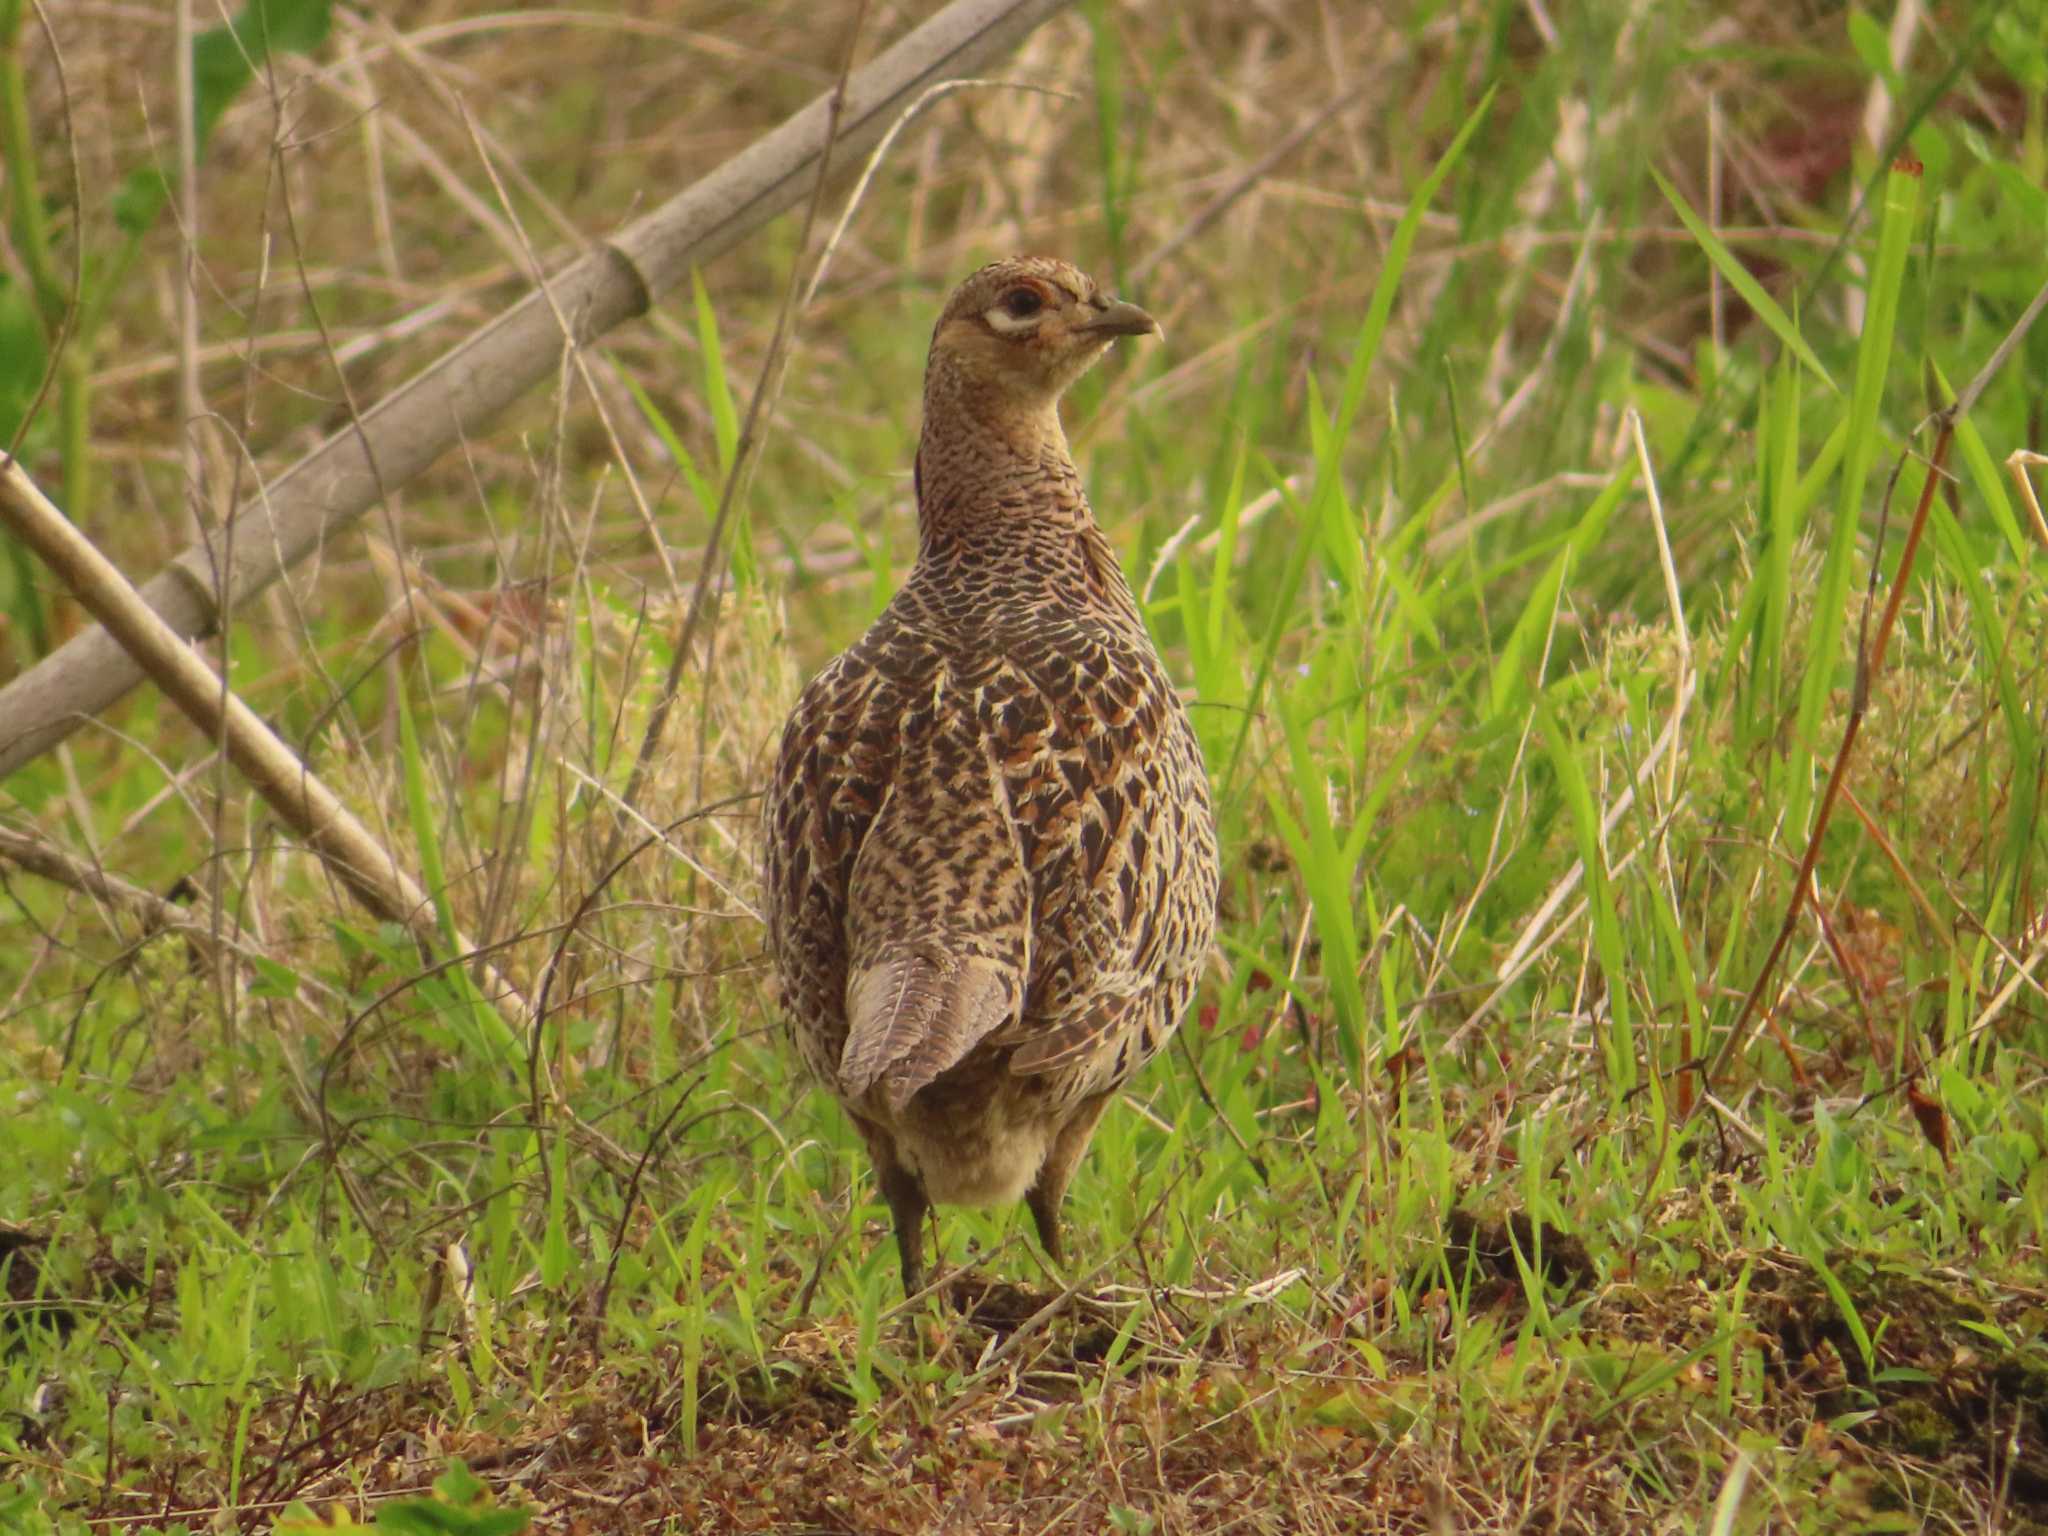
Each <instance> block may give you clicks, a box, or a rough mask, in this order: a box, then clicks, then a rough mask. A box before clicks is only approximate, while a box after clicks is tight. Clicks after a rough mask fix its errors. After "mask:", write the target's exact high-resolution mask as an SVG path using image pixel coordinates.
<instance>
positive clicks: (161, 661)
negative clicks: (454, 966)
mask: <svg viewBox="0 0 2048 1536" xmlns="http://www.w3.org/2000/svg"><path fill="white" fill-rule="evenodd" d="M0 524H4V525H5V526H6V527H7V529H8V530H9V531H10V532H12V533H13V534H14V535H15V536H16V537H17V538H19V539H20V540H21V541H22V543H24V544H26V545H27V546H28V547H29V548H30V549H32V550H34V551H35V553H36V555H37V557H38V558H40V559H41V560H42V562H43V563H44V564H45V565H47V566H48V567H49V568H50V569H51V570H52V571H54V572H55V573H56V574H57V575H58V576H59V577H60V578H62V580H63V581H64V584H65V585H66V586H68V587H69V588H70V589H71V591H72V593H73V594H74V595H75V596H76V597H77V598H78V600H79V602H81V603H82V604H84V605H85V608H86V610H87V611H88V612H89V613H91V614H92V616H93V617H94V618H95V619H97V620H99V622H100V623H101V624H102V625H104V626H105V628H106V632H107V633H108V634H109V635H110V636H112V637H113V639H114V641H115V643H117V644H119V645H120V646H122V647H123V649H124V651H125V653H126V654H128V655H129V656H132V657H133V658H134V660H135V665H136V666H137V667H138V668H139V669H140V670H141V671H142V672H143V673H144V674H145V675H146V676H147V677H148V678H149V679H150V680H151V681H152V682H154V683H155V684H156V685H157V686H158V687H159V688H161V689H162V690H163V691H164V692H165V693H166V694H168V695H169V696H170V699H171V701H172V702H173V703H174V704H176V705H177V706H178V708H179V709H181V710H183V711H184V712H185V714H186V715H187V716H188V717H189V718H190V719H191V721H192V723H193V724H194V725H195V726H197V727H198V728H199V730H200V731H201V732H203V733H204V734H205V735H206V736H208V737H209V738H211V739H213V740H217V741H219V742H220V744H221V746H222V748H223V750H225V751H226V753H227V756H228V760H229V761H230V762H232V763H233V764H234V765H235V767H236V768H237V769H238V770H240V772H241V773H242V775H243V777H245V778H246V779H248V781H249V782H250V784H252V785H253V786H254V787H255V789H256V792H257V793H258V794H260V795H262V796H263V798H264V800H265V801H267V802H268V803H269V805H270V807H271V809H273V810H274V811H276V812H277V814H278V815H279V816H281V817H282V818H283V819H284V820H285V822H286V823H287V824H288V825H289V826H290V827H291V828H292V830H293V831H295V832H297V833H298V834H299V836H300V837H302V838H304V839H305V840H306V842H307V843H308V844H309V845H310V846H311V847H312V848H313V849H315V850H316V851H317V852H318V853H319V854H320V855H321V856H322V857H323V858H325V859H326V860H327V861H328V862H329V863H331V864H332V865H333V866H334V867H335V869H336V870H337V871H338V872H339V873H340V875H341V877H342V881H343V883H344V884H345V885H347V887H348V888H349V890H350V891H351V892H353V893H354V894H355V896H356V897H357V899H358V900H360V901H361V902H362V903H363V904H364V905H365V906H366V907H368V908H369V909H370V910H371V911H372V912H374V913H376V914H377V916H379V917H382V918H385V919H388V920H389V921H391V922H394V923H398V924H400V925H402V926H403V927H404V928H405V929H406V931H407V932H409V933H411V934H412V936H413V937H414V938H415V939H416V940H418V941H419V943H420V944H422V945H423V946H425V947H426V948H427V949H429V950H430V951H439V950H441V949H442V948H443V937H442V934H441V931H440V927H439V925H438V923H437V921H436V914H435V911H434V906H433V903H432V902H431V901H429V900H428V899H427V895H426V893H425V892H424V891H422V890H421V889H420V888H419V887H418V886H417V885H415V884H414V883H413V881H412V880H411V878H410V877H409V876H408V875H407V874H406V873H405V871H404V870H402V869H400V868H399V867H398V861H397V859H396V858H394V857H393V856H392V854H391V851H390V850H389V849H387V848H386V847H385V846H384V845H383V844H382V843H380V842H378V841H377V839H376V838H375V837H374V836H373V835H372V834H371V833H370V831H369V829H368V828H367V827H365V826H364V825H363V824H362V823H361V822H359V821H358V820H356V818H355V817H354V816H353V815H352V814H350V812H349V809H348V807H347V806H345V805H343V804H342V803H341V801H340V800H339V799H338V798H336V796H335V794H334V792H333V791H332V790H330V789H328V787H327V786H326V785H325V784H323V783H321V782H320V780H319V779H317V778H315V777H314V776H313V774H312V772H311V771H310V770H308V769H307V767H306V765H305V764H304V763H302V762H300V761H299V759H298V757H297V756H296V755H295V754H294V753H293V752H292V750H291V748H290V747H288V746H286V745H285V743H284V742H283V741H282V740H281V739H279V737H278V735H277V733H276V732H274V731H273V730H271V728H270V727H269V726H267V725H265V724H264V723H263V721H262V719H261V718H259V717H258V716H257V714H256V712H255V711H254V710H252V709H250V708H249V706H248V705H246V704H244V703H243V702H242V701H241V699H239V698H238V697H236V696H235V695H234V694H233V693H230V692H229V691H228V690H227V689H226V688H224V687H223V686H222V684H221V680H220V675H219V674H218V673H216V672H215V671H214V670H213V668H212V667H211V666H209V665H207V662H206V659H205V658H204V657H202V656H201V655H200V654H199V653H198V652H197V651H196V650H194V649H193V648H192V645H191V643H190V642H189V641H187V640H186V639H184V638H183V637H182V636H180V635H178V634H177V633H175V632H174V631H173V630H172V629H171V627H170V626H169V625H168V624H166V623H165V622H164V621H163V620H162V619H161V618H159V617H158V616H157V615H156V614H155V613H154V612H152V611H151V609H150V607H149V605H148V604H147V603H145V602H144V601H143V600H142V596H141V594H140V593H138V592H137V591H136V590H135V588H134V586H133V585H132V584H131V583H130V582H129V580H128V578H127V577H126V576H124V575H122V574H121V572H120V571H119V570H118V569H116V568H115V566H114V564H113V562H112V561H110V560H108V559H107V557H106V556H105V555H102V554H101V553H100V552H99V551H98V550H97V549H95V548H94V547H93V545H92V541H91V540H89V539H87V538H86V537H85V535H84V534H82V533H80V532H79V531H78V530H77V529H76V528H75V527H73V526H72V524H71V521H70V520H69V519H68V518H66V517H65V516H64V514H63V513H62V512H60V511H58V510H57V508H56V507H55V506H54V505H53V504H52V503H51V502H50V500H49V498H48V497H46V496H44V495H43V493H42V492H41V491H40V490H38V489H37V488H36V485H35V482H34V481H32V480H30V479H29V477H28V475H27V473H26V472H24V471H23V469H22V467H21V466H20V465H19V464H17V463H16V462H15V461H14V460H12V459H7V458H0ZM453 943H454V948H455V951H456V953H457V954H468V953H469V952H470V951H471V949H472V948H473V946H472V945H470V944H469V943H468V942H467V941H466V940H465V939H464V938H463V937H462V936H461V935H459V934H458V935H456V936H455V937H454V940H453ZM487 968H488V967H487ZM493 975H494V979H495V980H496V982H497V983H498V985H499V987H500V988H502V989H503V993H504V997H503V999H502V1000H503V1001H508V1002H510V1003H511V1004H512V1005H513V1011H514V1012H515V1013H518V1014H524V1013H526V1012H528V1011H529V1010H528V1009H527V1007H526V1002H525V999H524V998H523V997H521V996H520V994H519V992H518V990H517V989H516V988H515V987H513V985H512V984H511V982H510V981H508V980H507V979H506V978H505V977H504V976H503V975H502V974H498V973H495V972H494V973H493Z"/></svg>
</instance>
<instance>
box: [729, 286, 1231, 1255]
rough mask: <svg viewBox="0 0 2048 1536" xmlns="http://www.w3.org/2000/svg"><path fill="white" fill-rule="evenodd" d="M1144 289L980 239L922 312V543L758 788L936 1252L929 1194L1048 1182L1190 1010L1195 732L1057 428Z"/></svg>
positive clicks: (812, 990)
mask: <svg viewBox="0 0 2048 1536" xmlns="http://www.w3.org/2000/svg"><path fill="white" fill-rule="evenodd" d="M1158 330H1159V327H1158V325H1157V324H1156V323H1155V322H1154V321H1153V319H1152V317H1151V316H1150V315H1148V314H1146V313H1145V311H1143V310H1142V309H1139V308H1138V307H1137V306H1136V305H1134V304H1126V303H1121V302H1119V301H1117V300H1114V299H1111V298H1109V297H1107V296H1105V295H1103V294H1102V293H1100V292H1099V291H1098V290H1097V288H1096V286H1095V284H1094V283H1093V282H1092V281H1090V280H1089V279H1088V278H1087V277H1086V276H1085V275H1084V274H1082V273H1080V272H1078V271H1076V270H1075V269H1074V268H1073V267H1071V266H1069V265H1067V263H1065V262H1063V261H1055V260H1052V259H1050V258H1046V257H1019V258H1016V259H1014V260H1010V261H1003V262H998V263H996V264H994V265H993V266H988V267H984V268H982V270H981V271H979V272H977V273H975V274H974V275H973V276H972V277H970V278H968V279H967V281H966V282H965V283H963V284H962V285H961V286H960V287H959V289H958V290H957V291H956V292H955V293H954V294H953V296H952V298H951V300H950V301H949V302H948V303H947V305H946V308H945V310H944V312H943V313H942V314H941V315H940V316H939V323H938V327H937V329H936V330H935V331H934V333H933V336H932V347H931V356H930V360H929V362H928V363H927V365H926V371H925V387H924V431H923V435H922V437H921V439H920V441H919V443H918V449H917V466H916V485H917V514H918V556H917V565H916V567H915V569H913V570H912V571H911V573H910V578H909V580H908V581H907V582H905V584H904V585H903V587H902V589H901V590H900V591H899V592H897V594H896V596H895V598H894V600H892V601H891V602H890V604H889V606H888V607H887V608H886V609H885V610H884V611H883V613H882V615H881V617H880V618H878V619H877V620H876V621H875V623H874V626H873V627H872V628H871V629H869V630H868V632H867V633H866V634H865V635H864V636H862V637H861V639H860V641H859V642H858V643H857V644H855V645H854V646H853V647H852V648H851V649H850V650H847V651H845V652H844V653H842V654H841V655H840V656H839V657H838V658H837V659H836V660H834V661H833V662H832V663H831V664H830V665H829V666H827V667H826V668H825V670H824V671H822V672H820V673H819V674H818V675H817V677H815V678H814V679H812V681H811V683H810V685H809V686H808V687H806V688H805V689H804V691H803V694H802V696H801V697H800V698H799V699H798V701H797V705H796V709H795V711H794V713H792V714H791V716H790V719H789V723H788V725H787V727H786V728H785V729H784V731H783V734H782V743H781V748H780V751H779V753H778V754H777V758H776V762H775V769H774V775H773V779H772V782H771V783H770V785H769V788H768V794H767V802H766V806H765V810H764V813H763V835H764V843H765V848H766V858H765V871H764V873H765V883H766V900H767V915H768V943H769V949H770V952H771V953H772V954H773V956H774V959H775V964H776V967H777V969H778V970H779V972H780V973H781V978H782V989H783V1009H784V1013H785V1015H786V1018H787V1022H788V1024H789V1028H790V1033H791V1035H792V1036H793V1038H794V1041H795V1044H796V1047H797V1049H798V1050H799V1051H800V1052H801V1053H802V1056H803V1059H804V1061H805V1062H806V1063H807V1064H808V1066H809V1067H810V1069H811V1071H812V1072H814V1073H815V1074H816V1075H817V1076H818V1077H819V1078H820V1079H822V1080H823V1082H824V1083H825V1085H826V1086H827V1087H829V1088H830V1089H831V1090H832V1092H833V1093H834V1094H835V1095H836V1096H837V1097H838V1099H839V1101H840V1103H842V1104H843V1105H844V1106H845V1107H846V1110H847V1113H848V1114H849V1115H850V1116H851V1117H852V1118H853V1122H854V1124H855V1125H856V1126H857V1127H858V1128H859V1130H860V1133H861V1136H862V1138H863V1139H864V1140H865V1141H866V1143H867V1147H868V1151H869V1153H870V1154H871V1155H872V1157H873V1159H874V1164H875V1172H876V1175H877V1177H878V1179H879V1181H880V1185H881V1191H882V1196H883V1198H884V1199H885V1200H887V1201H888V1203H889V1208H890V1211H891V1214H892V1215H893V1216H894V1218H895V1225H896V1244H897V1250H898V1253H899V1255H900V1257H901V1259H902V1266H903V1285H904V1289H905V1290H906V1291H915V1290H917V1289H918V1288H919V1286H920V1285H921V1284H922V1282H923V1277H924V1236H923V1223H924V1218H925V1215H926V1213H927V1212H928V1211H929V1210H930V1208H931V1206H932V1204H933V1203H934V1202H940V1203H945V1204H961V1205H993V1204H997V1203H1002V1202H1008V1201H1011V1200H1015V1199H1017V1198H1019V1197H1020V1196H1021V1197H1023V1198H1024V1200H1025V1201H1026V1203H1027V1204H1028V1205H1029V1206H1030V1209H1031V1214H1032V1217H1033V1219H1034V1221H1035V1222H1036V1224H1037V1227H1038V1235H1039V1239H1040V1241H1041V1242H1042V1243H1043V1244H1044V1245H1045V1250H1046V1252H1047V1254H1048V1255H1049V1256H1050V1257H1051V1258H1052V1259H1053V1261H1054V1262H1055V1263H1058V1262H1061V1257H1062V1256H1061V1244H1060V1228H1059V1210H1060V1201H1061V1197H1062V1196H1063V1195H1064V1194H1065V1192H1066V1188H1067V1182H1068V1180H1069V1179H1070V1178H1072V1176H1073V1173H1074V1168H1075V1166H1076V1165H1077V1164H1078V1163H1079V1162H1080V1160H1081V1155H1082V1153H1083V1152H1084V1151H1086V1149H1087V1146H1088V1141H1089V1138H1090V1137H1091V1136H1092V1135H1093V1134H1094V1131H1095V1125H1096V1122H1097V1121H1098V1120H1099V1119H1100V1118H1101V1116H1102V1112H1103V1110H1104V1108H1105V1107H1107V1105H1108V1103H1109V1099H1110V1095H1111V1094H1112V1093H1114V1092H1115V1091H1116V1089H1117V1088H1118V1087H1119V1086H1120V1085H1122V1084H1123V1082H1124V1081H1125V1080H1126V1079H1127V1078H1129V1077H1130V1075H1131V1074H1132V1073H1133V1072H1135V1071H1136V1070H1137V1069H1138V1068H1139V1066H1141V1065H1142V1064H1143V1063H1144V1062H1145V1060H1146V1059H1147V1058H1148V1057H1150V1056H1151V1055H1152V1054H1153V1052H1155V1051H1157V1050H1158V1049H1159V1047H1160V1046H1161V1045H1162V1044H1164V1043H1165V1041H1166V1039H1167V1038H1168V1037H1169V1036H1170V1035H1171V1034H1172V1033H1173V1031H1174V1029H1175V1027H1176V1026H1177V1025H1178V1024H1179V1023H1180V1017H1181V1014H1182V1012H1183V1011H1184V1010H1185V1009H1186V1007H1187V1003H1188V999H1189V997H1190V995H1191V994H1192V993H1193V991H1194V988H1195V980H1196V974H1197V972H1198V971H1199V970H1200V968H1201V965H1202V963H1203V961H1204V959H1205V957H1206V956H1207V954H1208V952H1209V947H1210V941H1211V937H1212V934H1213V931H1214V928H1215V917H1216V878H1217V877H1216V832H1215V823H1214V819H1213V817H1212V816H1211V813H1210V808H1209V790H1208V782H1207V777H1206V775H1205V773H1204V771H1203V767H1202V757H1201V751H1200V748H1199V747H1198V746H1197V745H1196V742H1195V736H1194V732H1193V731H1192V730H1191V729H1190V728H1189V725H1188V719H1187V715H1186V713H1185V711H1183V709H1182V708H1181V704H1180V700H1179V698H1178V697H1177V696H1176V695H1175V693H1174V690H1173V685H1172V684H1171V682H1170V681H1169V680H1168V678H1167V675H1166V671H1165V669H1164V668H1163V667H1162V666H1161V665H1160V662H1159V656H1158V653H1157V652H1156V651H1155V650H1154V649H1153V646H1152V642H1151V639H1150V638H1149V637H1148V635H1147V634H1146V632H1145V625H1144V622H1143V620H1142V619H1140V618H1139V616H1138V608H1137V604H1136V603H1135V602H1134V601H1133V600H1132V597H1131V589H1130V587H1129V585H1128V584H1127V583H1126V582H1125V580H1124V576H1123V572H1122V570H1121V569H1120V568H1119V567H1118V565H1117V560H1116V556H1115V554H1114V552H1113V551H1112V550H1111V549H1110V546H1109V543H1108V541H1107V540H1105V539H1104V538H1103V536H1102V533H1101V531H1100V530H1099V529H1098V528H1097V527H1096V524H1095V518H1094V515H1093V514H1092V513H1091V512H1090V511H1089V508H1088V501H1087V498H1086V497H1085V496H1083V495H1082V493H1081V481H1080V476H1079V474H1078V473H1077V472H1076V470H1075V468H1074V461H1073V459H1072V457H1071V456H1070V455H1069V453H1068V451H1067V440H1066V436H1065V434H1064V433H1062V432H1061V430H1060V421H1059V408H1058V407H1059V399H1060V396H1061V394H1062V393H1063V392H1064V391H1065V390H1066V388H1067V386H1068V385H1070V384H1072V383H1073V382H1074V380H1075V379H1077V378H1079V377H1080V376H1081V374H1083V373H1084V372H1086V371H1087V369H1088V368H1089V367H1090V366H1091V365H1092V364H1093V363H1094V362H1095V361H1096V359H1098V358H1099V357H1101V356H1102V354H1103V353H1104V352H1105V351H1107V350H1108V347H1109V344H1110V343H1111V342H1112V341H1114V340H1115V339H1116V338H1117V337H1119V336H1142V335H1146V334H1156V333H1157V332H1158Z"/></svg>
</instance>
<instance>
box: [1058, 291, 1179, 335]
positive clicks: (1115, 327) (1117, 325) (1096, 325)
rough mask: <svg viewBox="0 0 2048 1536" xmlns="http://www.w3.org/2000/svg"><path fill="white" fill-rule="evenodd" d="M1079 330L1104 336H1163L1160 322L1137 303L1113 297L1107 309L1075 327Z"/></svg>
mask: <svg viewBox="0 0 2048 1536" xmlns="http://www.w3.org/2000/svg"><path fill="white" fill-rule="evenodd" d="M1074 329H1075V330H1077V331H1096V332H1100V333H1101V334H1102V335H1104V336H1161V335H1164V334H1165V332H1163V331H1161V330H1160V329H1159V322H1158V321H1157V320H1154V319H1153V318H1152V317H1151V316H1150V315H1148V314H1146V313H1145V311H1144V310H1142V309H1140V308H1138V306H1137V305H1135V304H1126V303H1125V302H1124V301H1123V300H1122V299H1112V300H1110V301H1109V305H1108V307H1107V308H1106V309H1103V310H1100V311H1098V312H1097V313H1096V314H1094V315H1091V316H1090V317H1089V318H1088V319H1086V320H1083V321H1082V322H1081V323H1080V324H1079V325H1077V326H1075V327H1074Z"/></svg>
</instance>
